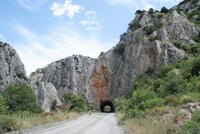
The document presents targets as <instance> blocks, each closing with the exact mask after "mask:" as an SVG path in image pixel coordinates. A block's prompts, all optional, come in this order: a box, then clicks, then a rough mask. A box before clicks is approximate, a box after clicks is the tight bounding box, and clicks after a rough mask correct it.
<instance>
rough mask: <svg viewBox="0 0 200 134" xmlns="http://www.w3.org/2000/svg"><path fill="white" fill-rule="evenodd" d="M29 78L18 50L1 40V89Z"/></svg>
mask: <svg viewBox="0 0 200 134" xmlns="http://www.w3.org/2000/svg"><path fill="white" fill-rule="evenodd" d="M27 80H28V78H27V76H26V72H25V69H24V65H23V64H22V62H21V60H20V58H19V56H18V54H17V53H16V51H15V50H14V49H13V48H12V47H11V46H10V45H8V44H6V43H2V42H0V91H1V90H3V89H5V88H6V87H7V86H8V85H15V84H18V83H23V82H27Z"/></svg>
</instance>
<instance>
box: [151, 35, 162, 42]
mask: <svg viewBox="0 0 200 134" xmlns="http://www.w3.org/2000/svg"><path fill="white" fill-rule="evenodd" d="M159 39H160V37H159V36H158V35H157V36H150V37H149V41H151V42H152V41H154V40H159Z"/></svg>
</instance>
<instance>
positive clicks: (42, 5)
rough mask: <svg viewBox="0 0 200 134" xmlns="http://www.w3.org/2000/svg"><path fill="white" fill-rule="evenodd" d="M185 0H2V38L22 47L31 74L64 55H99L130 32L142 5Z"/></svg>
mask: <svg viewBox="0 0 200 134" xmlns="http://www.w3.org/2000/svg"><path fill="white" fill-rule="evenodd" d="M180 1H181V0H1V2H0V18H1V20H0V40H1V41H3V42H7V43H9V44H10V45H11V46H13V47H14V48H15V49H16V51H17V52H18V54H19V56H20V58H21V60H22V62H23V63H24V65H25V68H26V71H27V74H30V73H31V72H34V71H35V70H36V69H38V68H42V67H45V66H46V65H47V64H50V63H51V62H54V61H56V60H59V59H63V58H65V57H68V56H71V55H74V54H81V55H84V56H90V57H92V58H97V57H98V56H99V54H100V53H101V52H105V51H108V50H109V49H111V48H112V47H114V46H115V45H116V44H117V42H118V41H119V37H120V35H121V34H123V33H124V32H126V31H127V28H128V24H129V23H130V22H131V20H133V19H134V16H135V11H136V10H138V9H141V10H148V9H149V8H154V9H157V10H160V9H161V8H162V7H163V6H165V7H167V8H170V7H172V6H174V5H176V4H178V3H179V2H180Z"/></svg>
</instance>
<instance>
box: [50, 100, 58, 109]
mask: <svg viewBox="0 0 200 134" xmlns="http://www.w3.org/2000/svg"><path fill="white" fill-rule="evenodd" d="M56 105H57V101H56V100H54V101H53V102H52V104H51V109H52V110H56Z"/></svg>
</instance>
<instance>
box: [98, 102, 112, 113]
mask: <svg viewBox="0 0 200 134" xmlns="http://www.w3.org/2000/svg"><path fill="white" fill-rule="evenodd" d="M100 110H101V112H104V113H114V112H115V106H114V104H113V103H112V102H111V101H101V103H100Z"/></svg>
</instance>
